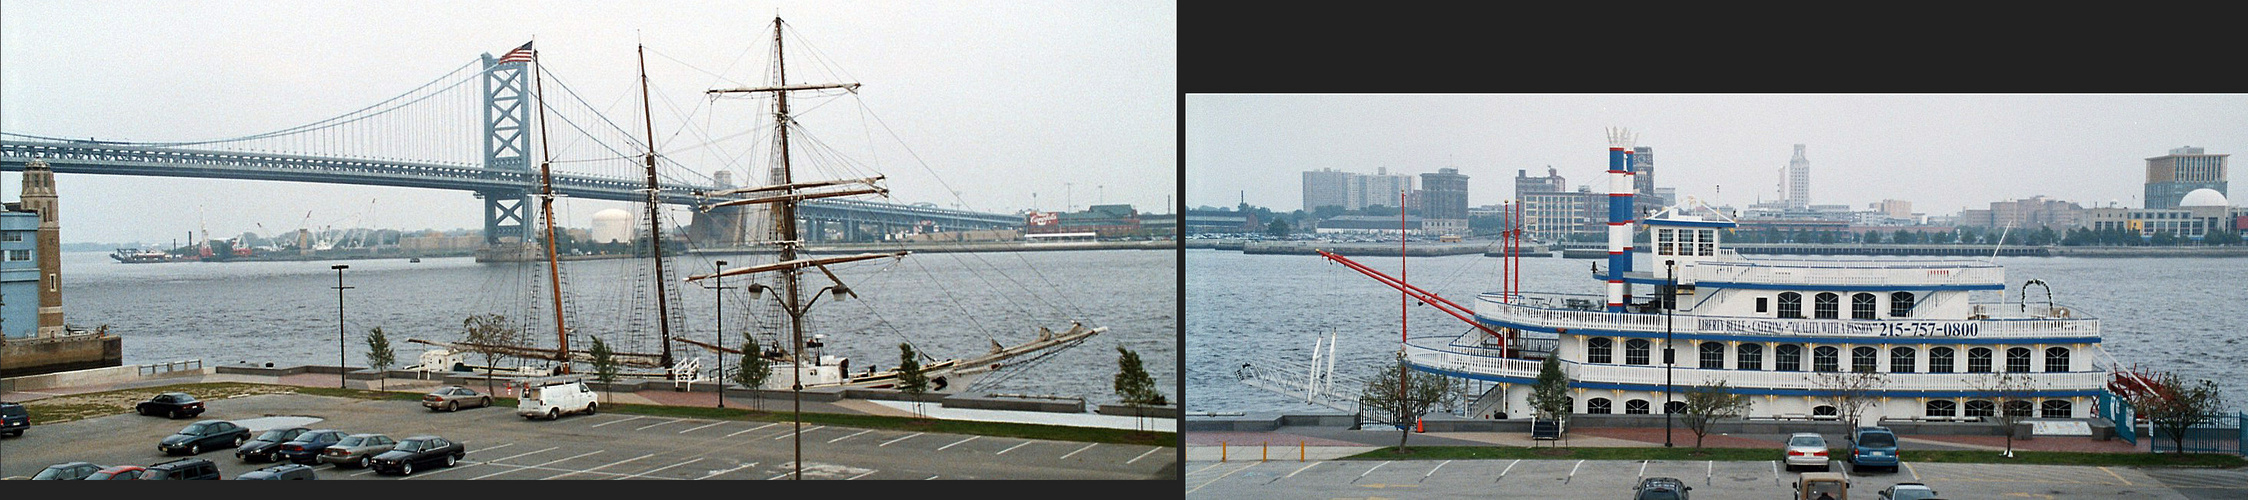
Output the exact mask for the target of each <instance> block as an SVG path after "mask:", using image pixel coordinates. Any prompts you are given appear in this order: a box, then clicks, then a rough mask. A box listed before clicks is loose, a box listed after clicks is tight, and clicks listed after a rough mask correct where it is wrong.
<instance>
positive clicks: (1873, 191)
mask: <svg viewBox="0 0 2248 500" xmlns="http://www.w3.org/2000/svg"><path fill="white" fill-rule="evenodd" d="M1184 112H1185V113H1186V130H1185V135H1186V138H1185V143H1184V144H1183V147H1184V148H1185V153H1186V169H1187V176H1186V177H1187V178H1186V186H1185V188H1186V191H1187V195H1186V196H1187V206H1189V207H1196V206H1204V205H1209V206H1221V207H1230V206H1233V205H1234V204H1236V203H1238V202H1239V201H1240V196H1242V195H1243V194H1244V193H1245V194H1246V197H1247V202H1248V203H1249V204H1251V205H1257V206H1263V207H1267V208H1271V209H1273V210H1276V211H1292V210H1296V209H1298V208H1299V207H1301V205H1302V199H1303V198H1302V195H1303V190H1302V182H1303V177H1302V172H1304V171H1309V170H1318V169H1322V168H1332V169H1335V170H1340V171H1348V172H1358V173H1373V172H1375V169H1376V168H1377V167H1386V168H1388V169H1389V172H1390V173H1392V174H1396V173H1407V174H1412V175H1414V176H1415V177H1416V179H1415V180H1414V187H1415V188H1416V189H1418V188H1419V187H1420V181H1419V179H1418V175H1419V174H1421V173H1427V172H1435V171H1436V169H1438V168H1445V167H1451V168H1458V169H1459V170H1460V173H1461V174H1465V175H1468V176H1469V181H1468V182H1469V188H1468V195H1469V200H1468V203H1469V205H1470V206H1480V205H1489V204H1496V203H1499V202H1501V201H1503V200H1506V199H1509V198H1512V197H1513V194H1514V181H1513V178H1514V177H1515V175H1516V171H1517V170H1527V171H1528V174H1529V175H1530V176H1532V177H1542V176H1544V175H1545V169H1546V167H1547V166H1549V165H1550V166H1552V167H1553V168H1555V169H1556V170H1558V171H1559V173H1560V174H1561V176H1562V177H1565V178H1567V180H1568V182H1569V188H1570V189H1572V190H1573V189H1575V188H1576V187H1577V186H1580V185H1590V186H1593V190H1594V191H1595V192H1604V191H1605V190H1606V182H1607V180H1606V173H1605V172H1606V169H1607V153H1606V149H1607V147H1608V143H1607V136H1606V133H1605V132H1606V128H1608V127H1623V128H1627V129H1630V130H1631V131H1632V132H1633V133H1635V134H1637V135H1638V138H1639V139H1638V141H1637V144H1636V145H1638V146H1648V147H1653V148H1654V154H1655V168H1656V183H1657V185H1658V187H1670V188H1676V189H1677V192H1678V194H1679V195H1680V196H1681V197H1684V196H1694V197H1698V198H1700V199H1702V200H1704V201H1705V202H1706V203H1709V204H1710V205H1712V206H1718V205H1727V204H1730V205H1732V206H1734V207H1737V208H1745V207H1746V206H1747V205H1749V204H1751V203H1754V202H1756V201H1757V200H1759V199H1762V200H1763V201H1774V200H1777V199H1779V197H1780V194H1779V193H1780V190H1779V188H1780V182H1781V181H1780V179H1781V174H1782V172H1781V170H1782V169H1783V168H1784V167H1786V166H1787V163H1788V160H1789V158H1790V157H1792V156H1793V154H1794V149H1793V146H1794V145H1795V144H1803V145H1805V157H1806V158H1807V159H1808V160H1810V165H1811V180H1810V192H1811V194H1810V197H1811V202H1812V203H1814V204H1822V205H1850V206H1852V208H1853V209H1857V210H1864V209H1865V208H1866V206H1867V205H1868V204H1870V203H1874V202H1879V201H1881V200H1883V199H1894V200H1904V201H1909V202H1911V203H1912V210H1913V211H1914V212H1919V213H1924V214H1927V215H1930V216H1942V215H1954V214H1957V213H1959V211H1960V210H1961V209H1962V208H1969V209H1987V208H1989V203H1990V202H1993V201H2006V200H2014V199H2021V198H2029V197H2031V196H2036V195H2044V196H2046V197H2048V198H2051V199H2058V200H2065V201H2073V202H2077V203H2078V204H2080V205H2083V206H2086V207H2091V206H2093V205H2095V204H2098V205H2102V206H2104V205H2106V204H2107V203H2108V202H2109V201H2110V200H2113V201H2115V202H2116V203H2118V204H2119V205H2120V206H2129V207H2139V206H2143V204H2144V200H2141V199H2139V198H2140V197H2141V195H2142V192H2143V189H2142V188H2143V185H2144V183H2145V180H2146V179H2145V178H2146V173H2145V169H2146V159H2147V158H2152V157H2157V156H2163V155H2166V154H2169V151H2170V150H2171V149H2172V148H2177V147H2183V146H2194V147H2200V148H2203V151H2204V152H2205V153H2208V154H2230V155H2233V156H2232V157H2230V158H2228V159H2227V161H2226V169H2227V174H2228V178H2229V181H2230V183H2231V184H2230V186H2228V191H2229V193H2228V198H2230V200H2231V201H2232V203H2233V204H2234V205H2240V204H2242V202H2241V196H2240V195H2239V194H2238V193H2239V192H2240V191H2239V190H2240V186H2241V185H2242V183H2241V182H2240V181H2241V180H2242V179H2244V178H2248V176H2244V175H2243V174H2242V172H2241V170H2242V168H2241V166H2240V165H2239V164H2238V163H2239V161H2240V159H2241V158H2243V157H2244V154H2248V96H2244V95H2240V94H2185V95H2146V94H2129V95H1967V94H1901V95H1890V94H1866V95H1855V94H1629V95H1594V94H1522V95H1421V94H1409V95H1325V94H1322V95H1310V94H1285V95H1238V94H1219V95H1203V94H1190V95H1188V96H1187V98H1186V109H1185V110H1184Z"/></svg>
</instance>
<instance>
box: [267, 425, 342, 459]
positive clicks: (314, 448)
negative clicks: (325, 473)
mask: <svg viewBox="0 0 2248 500" xmlns="http://www.w3.org/2000/svg"><path fill="white" fill-rule="evenodd" d="M344 436H348V434H344V432H343V431H339V430H335V429H318V430H310V431H305V433H304V434H299V435H297V438H296V439H295V440H291V441H289V442H286V443H281V458H286V459H288V460H289V462H290V463H299V464H305V465H316V464H318V463H320V462H319V457H320V452H321V451H324V450H327V449H328V447H329V446H332V445H334V444H336V442H337V441H342V440H343V438H344Z"/></svg>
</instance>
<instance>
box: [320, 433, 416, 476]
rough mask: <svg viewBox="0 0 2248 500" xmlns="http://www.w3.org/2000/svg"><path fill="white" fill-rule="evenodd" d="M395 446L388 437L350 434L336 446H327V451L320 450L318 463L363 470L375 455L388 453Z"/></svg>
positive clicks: (395, 442) (394, 442)
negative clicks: (349, 466) (347, 465)
mask: <svg viewBox="0 0 2248 500" xmlns="http://www.w3.org/2000/svg"><path fill="white" fill-rule="evenodd" d="M395 446H398V442H397V441H393V440H391V439H390V436H385V435H381V434H352V435H350V436H348V437H345V438H343V440H342V441H337V442H336V444H332V445H328V449H325V450H320V463H324V464H336V465H337V466H338V467H341V466H343V465H345V464H349V465H351V466H353V467H360V468H365V467H367V464H369V463H372V462H373V461H374V460H373V459H374V456H375V455H381V454H382V452H386V451H390V449H391V448H392V447H395Z"/></svg>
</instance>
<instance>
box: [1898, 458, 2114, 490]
mask: <svg viewBox="0 0 2248 500" xmlns="http://www.w3.org/2000/svg"><path fill="white" fill-rule="evenodd" d="M1897 462H1898V463H1904V461H1903V460H1898V461H1897ZM2100 470H2107V468H2106V467H2101V468H2100ZM1905 472H1909V473H1912V480H1914V481H1919V480H1920V471H1917V470H1912V464H1909V463H1907V464H1905ZM2108 473H2109V474H2114V473H2115V471H2108ZM2115 478H2116V479H2123V476H2116V477H2115ZM2123 485H2124V486H2130V485H2131V482H2130V481H2124V482H2123Z"/></svg>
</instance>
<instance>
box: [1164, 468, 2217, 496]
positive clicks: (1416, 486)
mask: <svg viewBox="0 0 2248 500" xmlns="http://www.w3.org/2000/svg"><path fill="white" fill-rule="evenodd" d="M1834 471H1835V472H1843V473H1846V474H1848V475H1849V476H1850V497H1851V498H1876V496H1875V495H1876V493H1878V492H1880V491H1881V490H1882V489H1883V488H1887V487H1889V486H1890V485H1893V484H1896V483H1899V482H1921V483H1926V484H1928V485H1929V486H1930V487H1932V488H1935V489H1936V491H1937V492H1939V493H1941V494H1942V495H1943V496H1944V497H1945V498H2093V497H2102V498H2186V499H2216V498H2244V497H2248V470H2243V469H2183V468H2175V469H2173V468H2145V469H2141V468H2130V467H2090V466H2058V465H2011V464H1947V463H1922V464H1914V463H1907V464H1905V466H1904V467H1901V468H1900V470H1898V471H1897V472H1896V473H1889V472H1887V471H1882V472H1878V473H1872V474H1866V475H1859V474H1856V473H1853V472H1850V471H1849V470H1848V466H1847V465H1844V464H1840V463H1837V464H1836V465H1835V467H1834ZM1660 476H1668V477H1675V478H1678V479H1681V480H1684V482H1685V483H1686V484H1687V485H1688V486H1692V487H1693V488H1694V490H1693V491H1692V494H1693V495H1694V496H1695V497H1697V498H1788V495H1789V494H1791V493H1793V491H1794V490H1793V489H1791V488H1790V486H1789V485H1790V483H1791V482H1793V481H1794V480H1795V478H1796V477H1798V476H1801V474H1800V473H1796V472H1788V471H1787V470H1785V468H1784V467H1781V466H1780V464H1779V463H1778V462H1776V461H1757V462H1744V461H1660V460H1657V461H1602V460H1418V461H1379V460H1328V461H1318V460H1314V461H1303V462H1299V461H1293V460H1288V461H1279V460H1275V461H1254V460H1248V461H1241V460H1236V461H1229V462H1218V461H1200V460H1197V461H1190V462H1187V467H1186V488H1187V497H1189V498H1331V499H1333V498H1376V497H1381V498H1436V497H1469V496H1472V497H1477V498H1630V497H1631V495H1632V486H1633V485H1636V484H1638V482H1639V479H1640V478H1643V477H1660Z"/></svg>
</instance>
